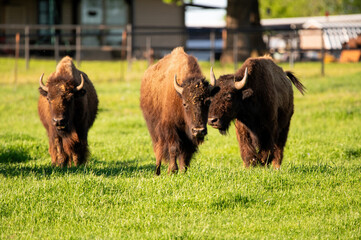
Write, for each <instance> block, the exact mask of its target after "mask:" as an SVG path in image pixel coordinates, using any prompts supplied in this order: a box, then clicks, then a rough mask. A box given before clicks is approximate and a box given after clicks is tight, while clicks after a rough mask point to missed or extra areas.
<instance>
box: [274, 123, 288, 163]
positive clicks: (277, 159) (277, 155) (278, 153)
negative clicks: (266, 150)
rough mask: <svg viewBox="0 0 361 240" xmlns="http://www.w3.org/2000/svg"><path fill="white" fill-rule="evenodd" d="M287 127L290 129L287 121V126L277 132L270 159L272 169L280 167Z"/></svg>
mask: <svg viewBox="0 0 361 240" xmlns="http://www.w3.org/2000/svg"><path fill="white" fill-rule="evenodd" d="M289 129H290V123H288V124H287V126H286V127H285V128H284V129H282V131H281V132H280V134H279V137H278V140H277V143H276V146H275V152H274V159H273V161H272V165H273V168H274V169H279V168H280V167H281V164H282V160H283V149H284V147H285V146H286V142H287V136H288V131H289Z"/></svg>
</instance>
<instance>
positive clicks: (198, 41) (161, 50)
mask: <svg viewBox="0 0 361 240" xmlns="http://www.w3.org/2000/svg"><path fill="white" fill-rule="evenodd" d="M304 30H305V29H302V28H296V27H287V28H284V27H283V28H280V27H260V28H239V29H217V28H199V29H198V28H169V27H168V28H162V27H157V28H155V27H132V26H131V25H127V26H108V25H107V26H105V25H96V26H89V25H6V24H0V51H3V52H4V51H12V52H14V53H15V52H16V53H17V54H19V51H21V54H23V56H24V58H25V60H26V67H27V68H28V67H29V60H30V55H31V54H32V53H34V52H40V53H45V52H46V51H48V52H51V53H52V54H53V56H54V58H55V59H56V60H57V61H58V60H59V57H60V52H62V51H63V52H67V53H72V54H74V55H75V60H76V62H77V64H78V65H80V63H81V60H82V53H84V52H92V51H93V52H94V51H95V52H117V53H118V56H120V58H122V59H125V58H126V59H127V61H128V62H129V63H131V61H132V58H133V56H136V57H138V58H147V59H148V61H149V63H150V62H151V61H152V58H153V57H155V58H159V57H161V56H162V55H164V54H165V53H168V52H170V51H171V50H172V49H173V48H174V47H175V46H179V45H183V46H185V49H186V50H187V52H190V53H195V54H194V55H197V54H199V55H202V54H203V56H207V57H206V59H207V60H209V61H210V62H211V64H214V62H215V59H216V58H219V56H220V55H221V54H222V53H223V52H224V51H225V50H226V49H228V50H230V51H233V61H234V66H235V69H237V67H238V60H239V56H240V54H239V53H240V52H242V51H245V50H247V51H248V53H250V52H251V50H252V49H249V48H250V45H251V44H250V40H249V39H248V43H247V39H246V41H243V44H240V43H239V42H240V40H239V39H240V38H241V37H242V36H243V37H244V36H247V35H250V34H262V36H263V40H264V42H265V43H266V46H265V50H266V51H267V52H270V53H272V54H273V55H275V56H277V54H283V55H285V56H287V57H286V58H287V60H288V61H289V63H290V65H291V66H292V65H293V64H294V62H295V60H302V59H303V58H304V54H305V53H309V52H313V53H316V54H317V55H318V57H317V59H318V60H319V61H320V62H321V73H322V74H324V59H325V54H326V52H329V53H336V54H339V53H340V52H341V50H342V48H341V47H340V46H338V47H337V48H335V47H333V46H327V48H326V47H325V45H324V39H326V38H327V36H328V35H327V34H329V33H330V32H337V31H339V32H341V34H342V35H343V36H344V35H345V31H346V32H347V31H351V30H352V29H351V30H350V29H348V28H347V27H334V28H330V27H329V28H327V29H307V31H308V34H309V35H310V39H309V40H308V43H309V44H308V46H307V44H306V45H305V43H307V39H306V40H305V43H304V44H302V42H301V40H302V38H307V34H306V35H304V33H302V31H304ZM351 32H352V31H351ZM353 32H361V28H358V29H356V30H355V29H353ZM302 34H303V35H302ZM16 35H17V36H18V38H16V37H15V36H16ZM225 35H227V37H226V38H232V39H233V46H225V43H226V41H225V40H224V39H225ZM336 35H337V34H336ZM325 37H326V38H325ZM275 39H278V41H279V42H280V41H283V45H282V44H281V46H279V45H277V44H275V43H273V42H274V41H275ZM16 40H17V41H16ZM329 40H330V39H329ZM344 40H347V37H346V38H345V37H344ZM330 42H331V41H330ZM284 60H285V59H284Z"/></svg>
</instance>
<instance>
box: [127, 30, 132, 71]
mask: <svg viewBox="0 0 361 240" xmlns="http://www.w3.org/2000/svg"><path fill="white" fill-rule="evenodd" d="M127 62H128V70H130V69H131V68H132V25H131V24H128V25H127Z"/></svg>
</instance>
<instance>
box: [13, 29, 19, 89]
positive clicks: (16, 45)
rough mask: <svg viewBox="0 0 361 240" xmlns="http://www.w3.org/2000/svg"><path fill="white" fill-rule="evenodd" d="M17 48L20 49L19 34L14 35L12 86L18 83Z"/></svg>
mask: <svg viewBox="0 0 361 240" xmlns="http://www.w3.org/2000/svg"><path fill="white" fill-rule="evenodd" d="M19 48H20V33H16V35H15V66H14V85H15V87H16V84H17V82H18V59H19Z"/></svg>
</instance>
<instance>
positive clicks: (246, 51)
mask: <svg viewBox="0 0 361 240" xmlns="http://www.w3.org/2000/svg"><path fill="white" fill-rule="evenodd" d="M260 26H261V23H260V15H259V9H258V0H228V4H227V17H226V27H227V34H225V35H224V39H223V41H224V43H225V44H224V51H223V54H222V57H221V61H222V62H231V61H234V59H233V58H234V57H233V56H234V55H233V48H234V45H233V44H234V42H233V40H234V39H237V49H238V57H237V58H238V60H245V59H246V58H248V57H250V56H251V55H253V56H254V55H263V54H264V53H265V49H266V45H265V43H264V42H263V39H262V32H255V31H254V30H256V29H257V28H260ZM238 30H241V31H242V30H246V31H247V32H240V31H238ZM235 34H237V37H236V38H234V36H235Z"/></svg>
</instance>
